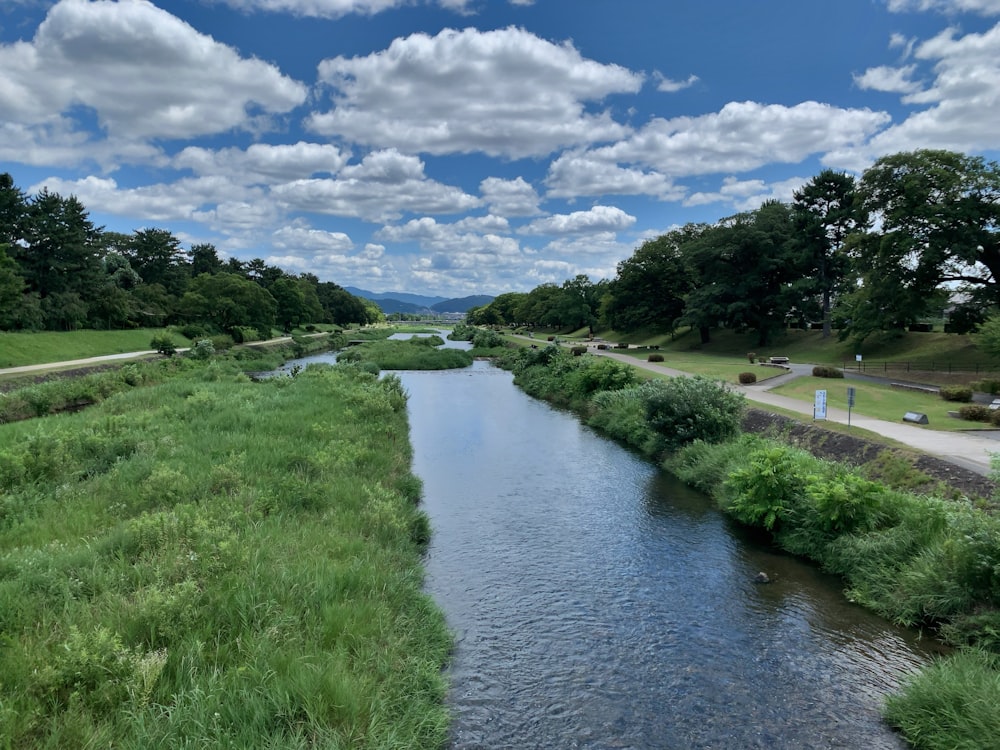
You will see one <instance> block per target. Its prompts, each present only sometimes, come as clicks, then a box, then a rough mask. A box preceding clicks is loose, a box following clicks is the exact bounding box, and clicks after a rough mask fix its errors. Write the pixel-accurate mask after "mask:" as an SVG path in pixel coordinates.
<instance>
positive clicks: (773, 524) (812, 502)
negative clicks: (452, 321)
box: [505, 347, 1000, 750]
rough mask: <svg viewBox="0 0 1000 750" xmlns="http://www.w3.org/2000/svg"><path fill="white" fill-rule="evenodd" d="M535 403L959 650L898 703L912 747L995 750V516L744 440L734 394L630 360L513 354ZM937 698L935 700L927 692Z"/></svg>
mask: <svg viewBox="0 0 1000 750" xmlns="http://www.w3.org/2000/svg"><path fill="white" fill-rule="evenodd" d="M505 366H507V367H508V368H510V369H512V370H513V371H514V373H515V382H516V383H518V384H519V385H521V386H522V387H524V388H525V390H527V391H528V392H529V393H531V394H532V395H535V396H538V397H541V398H546V399H548V400H550V401H554V402H556V403H560V404H563V405H566V406H569V407H571V408H574V409H576V410H577V411H578V412H579V413H580V414H581V416H583V417H584V418H585V419H586V420H587V421H588V423H589V424H590V425H592V426H594V427H597V428H598V429H601V430H603V431H604V432H606V433H607V434H609V435H610V436H612V437H615V438H617V439H619V440H622V441H623V442H626V443H628V444H630V445H632V446H633V447H634V448H636V449H638V450H640V451H642V452H644V453H645V454H646V455H648V456H649V457H650V458H651V459H653V460H657V461H662V463H663V466H664V467H665V468H667V469H668V470H670V471H672V472H674V473H675V474H677V475H678V476H679V477H680V478H681V479H683V480H685V481H687V482H688V483H690V484H692V485H694V486H696V487H697V488H698V489H700V490H702V491H704V492H705V493H706V494H708V495H709V496H710V497H713V498H714V499H715V500H716V502H717V503H718V505H719V507H720V509H722V510H723V511H724V512H726V513H727V514H729V515H731V516H732V517H733V518H735V519H736V520H738V521H740V522H741V523H743V524H746V525H750V526H756V527H759V528H761V529H764V530H766V531H768V532H770V533H771V534H772V535H773V538H774V541H775V544H776V545H778V546H779V547H781V548H783V549H785V550H786V551H788V552H790V553H793V554H796V555H799V556H803V557H808V558H810V559H812V560H815V561H816V562H817V563H818V564H819V565H821V566H822V567H823V568H824V569H825V570H827V571H830V572H833V573H836V574H838V575H840V576H842V577H843V578H844V580H845V583H846V585H847V595H848V596H849V597H850V598H851V599H852V600H854V601H856V602H858V603H860V604H862V605H864V606H866V607H868V608H870V609H872V610H874V611H876V612H878V613H879V614H881V615H882V616H884V617H886V618H887V619H891V620H893V621H895V622H899V623H902V624H907V625H911V626H917V627H925V628H928V629H929V631H932V632H935V633H937V634H938V635H939V636H940V637H941V638H942V639H944V640H945V641H946V642H948V643H950V644H952V645H954V646H956V647H958V648H959V649H960V651H959V655H958V657H955V658H949V659H945V660H943V661H941V662H940V663H939V664H936V665H934V666H933V667H932V668H929V669H927V670H926V671H924V672H923V673H921V674H920V675H918V676H917V677H915V678H914V679H913V681H912V682H911V683H910V684H909V685H908V686H907V687H905V688H904V690H903V691H902V692H901V693H900V694H898V695H896V696H894V697H893V698H892V699H891V701H890V702H889V704H888V708H887V714H886V715H887V718H888V720H889V721H891V722H892V723H893V724H894V725H896V726H898V727H899V728H900V729H901V730H902V732H903V734H904V735H905V736H906V737H907V739H908V740H909V741H910V742H911V744H912V745H913V746H914V747H918V748H933V749H935V750H944V749H945V748H989V747H995V746H996V744H995V742H996V738H997V737H1000V671H998V667H1000V658H998V655H1000V635H998V634H1000V518H997V517H996V516H994V515H990V514H987V513H985V512H983V511H981V510H978V509H976V508H973V507H972V506H971V505H969V504H966V503H962V502H956V501H954V500H943V499H938V498H933V497H924V496H918V495H913V494H910V493H907V492H903V491H899V490H893V489H890V488H888V487H886V486H884V485H882V484H880V483H878V482H874V481H870V480H869V479H867V478H865V477H864V476H863V475H861V474H860V473H859V472H858V471H856V470H854V469H850V468H848V467H845V466H842V465H839V464H834V463H830V462H826V461H822V460H820V459H817V458H814V457H813V456H811V455H810V454H808V453H806V452H805V451H802V450H798V449H795V448H791V447H789V446H787V445H784V444H781V443H779V442H775V441H771V440H767V439H764V438H761V437H758V436H749V435H748V436H738V434H737V433H738V430H737V429H735V427H734V422H735V423H737V424H738V421H739V412H740V409H741V404H740V403H737V402H736V401H734V400H733V399H734V398H737V397H736V396H735V394H733V393H731V392H729V391H728V390H727V389H725V388H723V387H721V386H720V385H717V384H715V383H713V382H712V381H710V380H706V379H699V378H677V379H675V381H672V382H668V383H663V382H661V381H656V380H653V381H647V382H643V383H639V382H637V380H636V378H635V375H634V373H632V371H631V368H629V367H628V366H627V365H624V364H619V363H617V362H612V361H609V360H605V359H600V358H596V357H590V356H583V357H573V356H571V355H570V354H569V353H568V352H567V351H565V350H560V349H557V348H556V347H547V348H545V349H542V350H530V349H527V350H525V349H522V350H520V351H518V352H515V353H511V354H510V355H509V356H508V357H507V358H506V361H505ZM935 695H940V700H935V699H934V696H935Z"/></svg>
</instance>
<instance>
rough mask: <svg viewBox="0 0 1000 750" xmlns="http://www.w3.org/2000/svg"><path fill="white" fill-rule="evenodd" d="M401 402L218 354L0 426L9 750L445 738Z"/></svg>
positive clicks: (374, 390)
mask: <svg viewBox="0 0 1000 750" xmlns="http://www.w3.org/2000/svg"><path fill="white" fill-rule="evenodd" d="M405 404H406V396H405V393H404V391H403V389H402V386H401V385H400V384H399V382H398V381H394V380H393V379H391V378H383V379H378V378H376V377H375V376H374V375H365V374H364V373H361V372H360V371H358V372H354V373H353V374H352V373H351V371H349V370H347V369H346V368H341V369H339V370H338V369H335V368H325V369H324V368H309V369H307V370H306V371H305V372H302V373H300V374H299V375H297V376H296V377H294V378H291V377H288V378H275V379H272V380H269V381H265V382H261V383H255V382H252V381H250V380H249V379H248V378H247V377H245V376H243V375H240V374H231V373H229V372H228V371H227V370H226V369H225V368H222V367H219V366H216V363H215V362H210V363H207V364H205V365H204V366H203V367H201V368H199V369H195V370H193V371H192V372H190V373H188V374H185V375H182V376H179V377H176V378H172V379H170V380H168V381H166V382H163V383H159V384H157V385H152V386H149V387H143V388H134V389H131V390H129V391H126V392H122V393H119V394H117V395H115V396H113V397H111V398H109V399H108V400H107V401H105V402H104V403H102V404H100V405H98V406H95V407H93V408H91V409H88V410H86V411H84V412H81V413H79V414H71V415H61V416H57V417H47V418H45V419H42V420H33V421H28V422H17V423H11V424H4V425H0V486H3V488H4V492H3V494H2V495H0V633H2V638H0V647H2V663H3V668H2V669H0V747H4V748H29V747H30V748H47V747H48V748H64V747H65V748H84V747H93V748H96V747H121V748H147V747H162V748H165V747H188V748H195V747H201V748H209V747H211V748H272V749H275V750H277V749H278V748H305V747H329V748H359V749H361V748H404V747H405V748H411V747H412V748H434V747H441V746H443V744H444V741H445V736H446V728H447V712H446V710H445V705H444V696H445V684H446V683H445V677H444V675H443V672H442V667H443V665H444V664H445V662H446V660H447V657H448V652H449V649H450V647H451V637H450V634H449V633H448V631H447V628H446V625H445V622H444V620H443V617H442V616H441V613H440V612H439V611H438V610H437V609H436V607H435V606H434V605H433V602H431V600H430V599H429V597H428V596H427V595H426V594H425V593H424V592H423V590H422V562H421V561H422V557H421V555H422V550H423V545H424V544H425V542H426V540H427V538H428V534H429V528H428V522H427V519H426V517H425V516H424V515H423V514H422V513H421V512H420V510H419V508H418V507H417V501H418V499H419V496H420V482H419V479H417V478H416V477H414V476H413V475H412V474H411V473H410V458H411V455H410V444H409V440H408V435H407V428H408V424H407V418H406V408H405Z"/></svg>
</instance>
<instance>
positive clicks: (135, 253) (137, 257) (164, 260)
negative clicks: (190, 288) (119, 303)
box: [125, 228, 189, 297]
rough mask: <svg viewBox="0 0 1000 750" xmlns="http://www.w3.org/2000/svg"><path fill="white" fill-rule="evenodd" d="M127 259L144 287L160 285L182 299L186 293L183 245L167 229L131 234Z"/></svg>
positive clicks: (141, 230)
mask: <svg viewBox="0 0 1000 750" xmlns="http://www.w3.org/2000/svg"><path fill="white" fill-rule="evenodd" d="M125 255H126V257H127V258H128V260H129V263H130V264H131V265H132V268H133V269H134V270H135V272H136V273H138V274H139V276H140V277H141V278H142V281H143V283H145V284H160V285H161V286H162V287H163V288H164V289H166V290H167V292H168V293H169V294H172V295H173V296H175V297H180V296H181V295H182V294H184V291H185V290H186V289H187V283H188V278H189V267H188V260H187V255H186V253H185V252H184V251H183V249H181V242H180V240H179V239H177V237H175V236H174V235H173V233H171V232H169V231H167V230H166V229H156V228H151V229H139V230H136V231H135V232H133V233H132V237H131V239H130V240H129V243H128V246H127V249H126V250H125Z"/></svg>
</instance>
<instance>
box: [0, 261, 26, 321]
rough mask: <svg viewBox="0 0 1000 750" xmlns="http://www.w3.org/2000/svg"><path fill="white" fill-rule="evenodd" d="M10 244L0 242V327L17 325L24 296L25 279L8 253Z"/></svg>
mask: <svg viewBox="0 0 1000 750" xmlns="http://www.w3.org/2000/svg"><path fill="white" fill-rule="evenodd" d="M7 247H8V245H6V244H3V243H0V329H4V330H10V329H11V328H14V327H16V326H15V321H16V317H17V309H18V308H19V307H20V306H21V304H22V301H23V298H24V280H23V279H22V278H21V276H20V274H18V272H17V264H16V263H14V261H13V260H12V259H11V258H10V257H8V255H7Z"/></svg>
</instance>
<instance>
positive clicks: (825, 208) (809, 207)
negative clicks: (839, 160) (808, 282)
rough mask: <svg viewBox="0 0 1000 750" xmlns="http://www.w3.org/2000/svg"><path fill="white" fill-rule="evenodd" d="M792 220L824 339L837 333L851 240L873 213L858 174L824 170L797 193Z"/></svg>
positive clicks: (861, 229) (848, 265)
mask: <svg viewBox="0 0 1000 750" xmlns="http://www.w3.org/2000/svg"><path fill="white" fill-rule="evenodd" d="M794 198H795V200H794V202H793V204H792V220H793V223H794V226H795V246H796V247H797V249H798V250H799V251H800V252H801V253H802V254H803V257H802V263H803V272H804V273H805V274H807V275H808V276H809V277H810V278H811V279H812V280H813V281H814V283H815V289H816V293H817V295H818V296H819V300H820V301H819V307H820V314H821V315H822V320H823V338H829V337H830V336H831V334H832V325H831V320H832V318H831V310H832V307H833V299H834V296H835V295H836V294H837V293H838V292H842V291H845V283H846V282H847V277H848V270H849V267H850V257H849V255H848V252H847V239H848V237H850V236H851V235H853V234H855V233H857V232H861V231H864V230H865V229H866V228H867V224H868V217H867V214H866V212H865V209H864V205H863V203H862V201H861V197H860V195H859V194H858V191H857V186H856V183H855V180H854V177H853V176H851V175H849V174H845V173H843V172H835V171H833V170H831V169H825V170H823V171H822V172H820V173H819V174H818V175H816V177H814V178H813V179H811V180H810V181H809V182H807V183H806V184H805V186H804V187H803V188H802V189H801V190H798V191H796V192H795V194H794Z"/></svg>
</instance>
